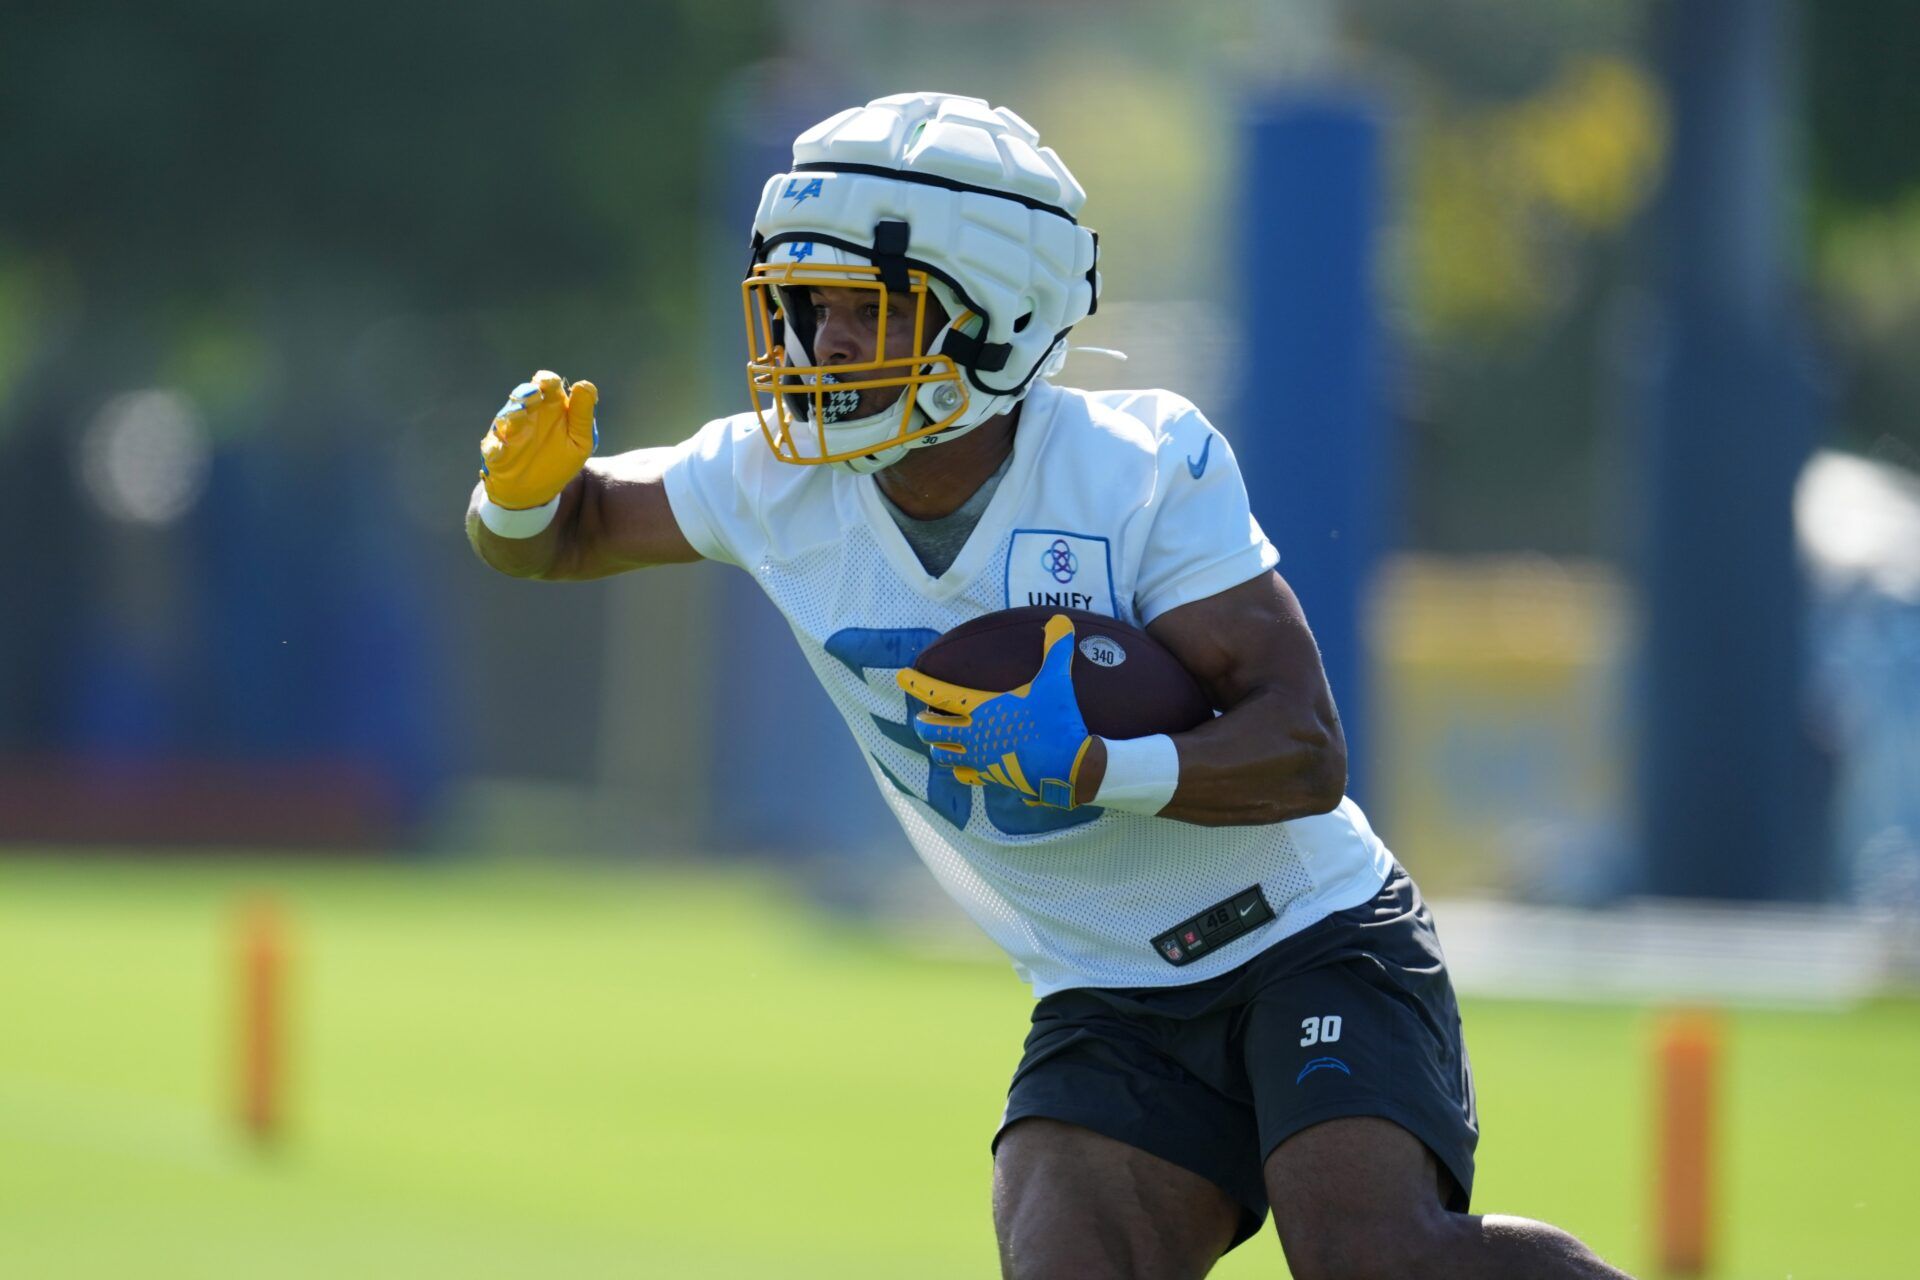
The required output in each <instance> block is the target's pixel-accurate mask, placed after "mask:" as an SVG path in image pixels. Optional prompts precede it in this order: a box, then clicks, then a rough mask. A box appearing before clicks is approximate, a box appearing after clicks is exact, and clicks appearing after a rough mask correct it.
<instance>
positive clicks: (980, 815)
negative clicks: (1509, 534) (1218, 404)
mask: <svg viewBox="0 0 1920 1280" xmlns="http://www.w3.org/2000/svg"><path fill="white" fill-rule="evenodd" d="M664 483H665V486H666V491H667V498H668V502H669V503H670V504H671V506H672V509H673V512H674V516H675V519H676V520H677V521H678V522H679V524H680V527H681V530H682V532H683V533H684V534H685V536H686V537H687V540H688V541H689V542H690V543H691V544H692V545H693V546H694V548H695V549H696V550H698V551H699V552H700V553H701V554H702V555H703V556H705V557H707V558H709V559H714V560H720V561H724V562H727V563H730V564H734V565H737V566H739V567H740V568H742V569H745V570H746V571H747V572H749V573H751V574H752V575H753V576H754V578H755V580H756V581H757V582H758V583H759V585H760V586H761V588H762V589H763V590H764V591H765V592H766V593H767V595H768V597H769V598H770V599H771V600H772V601H773V603H774V604H775V605H776V606H777V607H778V608H779V610H780V612H781V613H782V615H783V616H784V617H785V618H786V620H787V623H788V625H789V626H790V627H791V628H792V630H793V633H794V636H795V638H796V639H797V640H798V641H799V643H800V647H801V649H802V651H803V652H804V653H805V654H806V657H807V661H808V663H809V664H810V665H811V666H812V668H813V671H814V674H815V675H816V676H817V677H818V678H819V680H820V682H821V684H822V685H823V686H824V687H825V689H826V691H827V693H828V695H829V696H830V697H831V698H832V699H833V702H834V705H835V706H836V707H837V708H838V709H839V711H840V713H841V715H842V716H843V717H844V718H845V720H846V722H847V726H848V727H849V728H850V729H851V730H852V731H853V735H854V738H855V739H856V741H857V742H858V743H859V745H860V748H861V750H862V752H863V754H864V755H865V757H866V761H867V765H868V768H869V769H870V770H871V772H872V774H873V778H874V782H875V784H876V785H877V786H878V787H879V789H880V792H881V795H882V797H883V798H884V799H885V800H886V802H887V804H888V806H889V807H890V808H891V809H892V810H893V812H894V814H895V816H896V817H897V818H898V819H899V821H900V825H901V827H902V828H903V829H904V830H905V832H906V834H907V837H908V839H909V841H910V842H911V843H912V845H913V847H914V849H915V851H916V852H917V853H918V854H919V856H920V858H921V860H922V861H923V862H925V863H926V865H927V867H928V868H929V869H930V870H931V871H932V873H933V874H934V876H935V878H936V879H937V880H938V881H939V882H940V884H941V885H942V886H943V887H944V888H945V889H946V891H947V892H948V893H949V894H951V895H952V896H953V897H954V899H955V900H956V901H957V902H958V903H959V904H960V906H961V907H962V908H963V909H964V910H965V911H966V912H967V913H968V915H969V916H971V917H972V919H973V920H974V921H975V923H977V924H978V925H979V926H980V927H981V928H982V929H983V930H984V931H985V932H986V933H987V934H988V936H989V937H991V938H992V939H993V940H994V941H995V942H996V943H998V944H999V945H1000V946H1001V947H1002V948H1003V949H1004V950H1005V951H1006V952H1007V953H1008V955H1009V956H1010V957H1011V958H1012V960H1013V964H1014V968H1015V970H1016V971H1017V972H1018V973H1019V974H1020V975H1021V977H1022V978H1023V979H1025V980H1026V981H1027V982H1028V983H1029V984H1031V986H1032V988H1033V991H1034V993H1035V995H1037V996H1044V995H1047V994H1050V993H1051V992H1054V991H1060V990H1065V989H1067V988H1070V987H1080V986H1100V987H1139V986H1177V985H1184V984H1186V983H1191V982H1198V981H1201V980H1203V979H1206V978H1210V977H1214V976H1217V975H1218V974H1220V973H1223V972H1225V971H1226V970H1228V969H1231V968H1234V967H1236V966H1238V965H1240V964H1242V963H1244V962H1245V961H1247V960H1248V959H1250V958H1252V957H1253V956H1255V955H1257V954H1259V953H1260V952H1261V951H1263V950H1264V949H1265V948H1266V947H1268V946H1271V945H1272V944H1274V943H1276V942H1278V941H1280V940H1281V939H1283V938H1286V937H1289V936H1291V935H1292V934H1294V933H1296V932H1298V931H1299V930H1301V929H1303V928H1305V927H1307V926H1308V925H1310V924H1312V923H1314V922H1315V921H1318V920H1320V919H1322V918H1324V917H1325V916H1327V915H1329V914H1331V913H1333V912H1335V911H1340V910H1344V909H1346V908H1348V907H1352V906H1356V905H1358V904H1360V903H1362V902H1365V901H1367V900H1368V899H1370V898H1371V897H1372V896H1373V895H1374V894H1375V893H1376V892H1378V891H1379V888H1380V886H1381V884H1382V883H1384V882H1385V879H1386V876H1387V874H1388V871H1389V870H1390V868H1391V867H1392V865H1393V859H1392V855H1391V854H1390V853H1389V852H1388V851H1387V849H1386V847H1385V845H1383V844H1382V843H1381V841H1380V840H1379V839H1378V837H1376V836H1375V835H1374V833H1373V831H1372V829H1371V828H1370V827H1369V826H1368V824H1367V820H1366V817H1365V815H1364V814H1363V813H1361V811H1360V809H1359V807H1358V806H1357V805H1355V804H1354V803H1353V802H1352V801H1351V800H1350V799H1349V800H1343V801H1342V802H1341V804H1340V806H1339V808H1337V809H1335V810H1334V811H1333V812H1331V813H1327V814H1321V815H1317V816H1314V817H1309V818H1301V819H1296V820H1294V821H1292V822H1284V823H1275V824H1271V825H1266V826H1252V827H1199V826H1194V825H1191V824H1188V823H1181V822H1174V821H1170V820H1167V819H1162V818H1151V817H1144V816H1140V815H1135V814H1127V813H1119V812H1115V811H1110V810H1102V809H1098V808H1094V807H1084V808H1081V809H1076V810H1073V811H1071V812H1063V811H1059V810H1051V809H1036V808H1029V807H1028V806H1026V805H1025V804H1023V803H1022V802H1021V798H1020V797H1019V796H1018V795H1017V794H1016V793H1014V792H1011V791H1007V790H1005V789H1004V788H996V787H985V788H979V789H975V788H970V787H967V786H964V785H963V784H961V783H959V782H956V781H955V780H954V779H953V777H952V774H951V772H950V771H947V770H934V769H933V768H932V766H931V765H930V763H929V762H928V760H927V756H926V749H925V748H924V747H923V746H922V745H921V743H920V741H919V740H918V739H917V738H916V737H915V736H914V735H913V731H912V729H911V728H910V727H909V726H908V723H907V720H908V717H909V715H910V708H909V706H908V702H907V699H906V697H905V695H904V694H902V693H901V692H900V690H899V689H898V687H897V686H896V685H895V684H894V679H893V677H894V672H895V671H897V670H898V669H899V668H901V667H904V666H908V665H911V663H912V662H913V660H914V658H915V657H916V656H917V655H918V654H919V652H920V650H921V649H923V648H925V647H926V645H928V644H930V643H931V642H932V641H933V640H934V639H935V638H936V637H938V636H939V635H940V634H941V633H942V632H944V631H947V630H949V629H951V628H953V627H956V626H958V625H960V624H961V623H963V622H966V621H968V620H970V619H972V618H976V617H979V616H980V615H982V614H985V613H991V612H994V611H996V610H1000V609H1005V608H1010V607H1014V606H1019V605H1027V604H1051V605H1065V606H1071V607H1075V608H1083V609H1090V610H1092V611H1094V612H1098V613H1106V614H1108V615H1110V616H1114V617H1118V618H1120V619H1122V620H1124V621H1127V622H1130V623H1133V624H1134V625H1138V626H1144V625H1146V624H1147V623H1149V622H1151V621H1152V620H1153V619H1154V618H1155V617H1157V616H1159V615H1160V614H1161V613H1164V612H1166V611H1167V610H1169V609H1173V608H1177V607H1179V606H1180V605H1183V604H1187V603H1191V602H1192V601H1195V600H1200V599H1204V598H1206V597H1208V596H1211V595H1214V594H1217V593H1218V592H1220V591H1224V590H1226V589H1227V588H1229V587H1232V586H1236V585H1238V584H1240V583H1242V582H1245V581H1247V580H1249V579H1251V578H1253V577H1256V576H1257V575H1259V574H1260V573H1262V572H1264V571H1266V570H1267V569H1270V568H1272V567H1273V566H1274V565H1275V564H1276V563H1278V560H1279V556H1278V553H1277V552H1275V550H1274V548H1273V547H1272V545H1271V544H1270V543H1269V542H1268V541H1267V539H1266V536H1265V535H1264V534H1263V533H1262V532H1261V530H1260V527H1259V524H1258V523H1257V522H1256V521H1255V520H1254V518H1253V516H1252V514H1251V511H1250V509H1249V506H1248V502H1247V495H1246V486H1245V484H1244V482H1243V481H1242V479H1241V477H1240V472H1239V467H1238V464H1237V463H1236V462H1235V461H1234V458H1233V453H1232V450H1231V448H1230V447H1229V446H1228V444H1227V442H1226V440H1225V439H1224V438H1222V437H1221V436H1220V435H1219V434H1218V433H1217V432H1216V431H1215V430H1214V429H1213V427H1212V426H1211V424H1209V423H1208V422H1207V420H1206V418H1205V417H1204V416H1203V415H1202V414H1201V413H1200V412H1199V411H1198V410H1197V409H1195V408H1194V407H1193V406H1192V405H1191V404H1189V403H1188V402H1187V401H1186V400H1184V399H1182V398H1181V397H1179V396H1176V395H1173V394H1171V393H1169V392H1166V391H1110V392H1099V393H1089V392H1084V391H1077V390H1072V389H1068V388H1060V387H1055V386H1052V385H1051V384H1048V383H1045V382H1039V383H1036V384H1035V386H1034V389H1033V391H1032V392H1031V393H1030V394H1029V395H1028V396H1027V398H1026V400H1025V402H1024V404H1023V406H1022V412H1021V417H1020V422H1019V429H1018V430H1017V431H1016V432H1015V435H1014V446H1013V457H1012V459H1011V461H1010V462H1009V464H1008V467H1007V471H1006V474H1005V476H1004V478H1003V479H1002V480H1001V482H1000V485H999V488H998V489H997V490H996V491H995V492H994V494H993V496H992V499H991V500H990V501H989V502H988V504H987V507H986V510H985V511H984V512H983V513H982V514H981V516H980V520H979V523H978V524H977V525H976V526H975V528H974V530H973V534H972V536H971V537H969V538H968V539H967V541H966V544H965V546H963V547H962V548H961V551H960V554H959V556H958V557H957V558H956V559H955V560H954V562H953V563H952V564H951V565H950V566H948V567H947V569H946V571H945V572H943V573H941V574H939V575H937V576H935V575H929V574H928V573H927V572H926V571H925V569H923V568H922V567H921V565H920V562H919V560H918V558H917V557H916V556H915V554H914V552H913V551H912V549H911V548H910V547H909V546H908V544H907V542H906V539H905V538H904V536H903V535H902V534H901V532H900V530H899V529H898V528H897V527H896V525H895V523H894V521H893V519H892V518H891V516H890V515H889V514H888V512H887V504H886V500H885V499H884V498H882V497H881V496H880V495H879V492H878V490H877V488H876V486H875V484H874V481H873V478H872V477H871V476H856V475H853V474H851V473H848V472H845V471H842V470H840V469H838V468H832V467H802V466H794V465H792V464H789V463H784V462H781V461H779V460H778V459H776V458H775V457H774V456H773V454H772V452H771V451H770V450H769V449H768V448H767V446H766V444H765V442H764V441H763V440H762V439H761V437H760V433H759V426H758V424H757V422H756V421H755V419H754V417H753V415H752V414H751V413H747V414H741V415H738V416H735V417H731V418H722V419H717V420H715V421H713V422H710V423H708V424H707V425H706V426H705V427H703V428H702V429H701V430H700V431H699V432H698V433H697V434H695V435H694V436H692V437H691V438H689V439H687V440H685V441H683V442H682V443H681V444H680V445H679V446H677V447H676V448H675V450H674V452H673V454H672V456H671V458H670V460H669V462H668V465H667V468H666V471H665V476H664ZM1254 885H1258V886H1260V888H1261V889H1262V891H1263V892H1264V894H1265V896H1266V899H1267V901H1268V903H1269V904H1270V905H1271V907H1272V909H1273V912H1274V918H1273V919H1272V920H1271V921H1270V922H1268V923H1267V924H1265V925H1262V926H1259V927H1258V928H1256V929H1254V930H1252V931H1251V932H1249V933H1247V934H1244V935H1242V936H1241V937H1239V938H1236V939H1234V940H1233V941H1231V942H1229V943H1226V944H1225V945H1223V946H1221V947H1220V948H1219V949H1218V950H1215V951H1213V952H1211V953H1209V954H1203V955H1197V956H1194V957H1192V958H1190V959H1189V960H1188V961H1187V963H1185V964H1182V965H1179V966H1177V967H1176V966H1175V965H1173V964H1171V963H1169V961H1168V960H1167V959H1166V958H1165V957H1164V956H1163V955H1162V954H1161V953H1160V952H1159V951H1157V950H1156V949H1155V947H1154V946H1153V944H1152V939H1153V938H1154V937H1155V936H1156V935H1159V934H1161V933H1163V932H1165V931H1166V930H1168V929H1170V928H1172V927H1173V926H1174V925H1176V924H1179V923H1181V922H1182V921H1186V920H1188V919H1190V918H1192V917H1193V916H1195V915H1196V914H1198V913H1200V912H1202V911H1205V910H1206V909H1207V908H1209V907H1212V906H1214V905H1216V904H1218V903H1221V902H1223V901H1224V900H1226V899H1228V898H1231V897H1233V896H1235V895H1237V894H1240V893H1242V892H1244V891H1245V890H1247V889H1248V888H1250V887H1252V886H1254Z"/></svg>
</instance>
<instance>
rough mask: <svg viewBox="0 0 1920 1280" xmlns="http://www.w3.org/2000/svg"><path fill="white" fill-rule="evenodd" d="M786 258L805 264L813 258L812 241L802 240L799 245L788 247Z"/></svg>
mask: <svg viewBox="0 0 1920 1280" xmlns="http://www.w3.org/2000/svg"><path fill="white" fill-rule="evenodd" d="M787 256H788V257H789V258H791V259H793V260H794V261H795V262H805V261H806V260H807V259H808V258H811V257H812V256H813V241H811V240H802V241H801V242H800V243H799V244H790V245H788V246H787Z"/></svg>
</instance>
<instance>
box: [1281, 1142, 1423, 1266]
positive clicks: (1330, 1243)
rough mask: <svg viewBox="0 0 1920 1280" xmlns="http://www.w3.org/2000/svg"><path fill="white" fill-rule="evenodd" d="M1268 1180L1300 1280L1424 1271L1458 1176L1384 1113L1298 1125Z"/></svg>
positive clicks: (1283, 1240) (1283, 1242) (1285, 1245)
mask: <svg viewBox="0 0 1920 1280" xmlns="http://www.w3.org/2000/svg"><path fill="white" fill-rule="evenodd" d="M1266 1180H1267V1201H1268V1203H1269V1204H1270V1205H1271V1206H1272V1208H1273V1224H1274V1228H1275V1230H1277V1231H1278V1232H1279V1234H1280V1244H1281V1247H1282V1248H1284V1249H1285V1250H1286V1254H1287V1266H1288V1268H1289V1269H1290V1270H1291V1271H1292V1272H1293V1275H1294V1278H1295V1280H1336V1278H1337V1280H1373V1278H1374V1277H1381V1278H1382V1280H1386V1278H1387V1277H1393V1278H1395V1280H1398V1278H1401V1277H1407V1276H1417V1275H1419V1274H1420V1263H1421V1259H1422V1258H1430V1257H1432V1256H1433V1250H1435V1249H1436V1248H1437V1247H1439V1245H1440V1244H1441V1242H1442V1241H1443V1240H1444V1239H1445V1238H1446V1237H1447V1235H1448V1232H1449V1229H1450V1226H1451V1223H1450V1219H1451V1218H1452V1217H1453V1216H1454V1215H1452V1214H1450V1213H1449V1211H1448V1210H1447V1207H1446V1201H1447V1199H1448V1197H1449V1195H1450V1194H1451V1193H1452V1191H1453V1179H1452V1176H1451V1175H1450V1174H1448V1173H1447V1172H1446V1171H1445V1170H1444V1169H1443V1168H1442V1167H1441V1165H1440V1162H1439V1161H1438V1160H1437V1159H1435V1158H1434V1155H1433V1152H1432V1151H1430V1150H1429V1149H1428V1148H1427V1146H1426V1144H1425V1143H1423V1142H1421V1140H1420V1139H1418V1138H1416V1137H1414V1136H1413V1134H1411V1133H1409V1132H1408V1131H1407V1130H1405V1129H1403V1128H1401V1127H1400V1126H1399V1125H1398V1124H1395V1123H1394V1122H1393V1121H1391V1120H1386V1119H1383V1118H1381V1117H1378V1116H1347V1117H1343V1118H1341V1119H1337V1120H1328V1121H1326V1122H1324V1123H1322V1124H1317V1125H1313V1126H1311V1127H1309V1128H1306V1129H1302V1130H1300V1131H1299V1132H1298V1133H1295V1134H1294V1135H1293V1136H1292V1137H1290V1138H1288V1139H1287V1140H1286V1141H1285V1142H1282V1143H1281V1144H1280V1145H1279V1146H1278V1147H1276V1148H1275V1149H1274V1151H1273V1153H1272V1154H1271V1155H1269V1156H1268V1157H1267V1163H1266Z"/></svg>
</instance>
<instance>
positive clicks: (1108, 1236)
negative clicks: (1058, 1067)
mask: <svg viewBox="0 0 1920 1280" xmlns="http://www.w3.org/2000/svg"><path fill="white" fill-rule="evenodd" d="M1240 1216H1241V1210H1240V1206H1239V1205H1238V1204H1237V1203H1235V1201H1234V1199H1233V1197H1232V1196H1229V1195H1228V1194H1227V1193H1226V1192H1225V1191H1223V1190H1222V1189H1221V1188H1220V1187H1219V1186H1218V1185H1216V1184H1215V1183H1214V1182H1212V1181H1211V1180H1209V1179H1207V1178H1203V1177H1201V1176H1200V1175H1199V1174H1197V1173H1194V1172H1193V1171H1191V1170H1189V1169H1184V1168H1182V1167H1180V1166H1179V1165H1177V1164H1174V1163H1172V1162H1171V1161H1168V1160H1162V1159H1161V1158H1160V1157H1158V1156H1155V1155H1151V1154H1149V1153H1147V1152H1145V1151H1142V1150H1140V1149H1139V1148H1138V1147H1133V1146H1129V1145H1128V1144H1126V1143H1124V1142H1119V1141H1116V1140H1115V1139H1112V1138H1109V1137H1106V1136H1104V1135H1102V1134H1098V1133H1095V1132H1094V1131H1093V1130H1091V1129H1083V1128H1081V1127H1080V1126H1079V1125H1074V1124H1068V1123H1066V1122H1064V1121H1061V1120H1051V1119H1047V1118H1045V1117H1042V1116H1031V1117H1028V1118H1026V1119H1023V1120H1016V1121H1014V1122H1013V1123H1012V1124H1011V1125H1009V1126H1008V1128H1007V1129H1006V1131H1005V1132H1003V1133H1002V1134H1001V1135H1000V1140H999V1143H998V1145H997V1146H996V1148H995V1150H994V1160H993V1224H994V1231H995V1233H996V1234H997V1235H998V1236H999V1240H1000V1266H1001V1272H1002V1274H1003V1275H1004V1276H1007V1277H1010V1278H1012V1280H1179V1278H1181V1277H1188V1276H1193V1277H1198V1276H1204V1275H1206V1274H1207V1272H1208V1271H1209V1270H1211V1269H1212V1267H1213V1264H1214V1263H1215V1262H1216V1261H1217V1260H1218V1259H1219V1257H1220V1255H1221V1254H1222V1253H1224V1252H1226V1250H1227V1247H1228V1246H1229V1245H1230V1244H1231V1243H1232V1241H1233V1239H1234V1234H1235V1231H1236V1229H1237V1227H1238V1225H1239V1222H1240Z"/></svg>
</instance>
